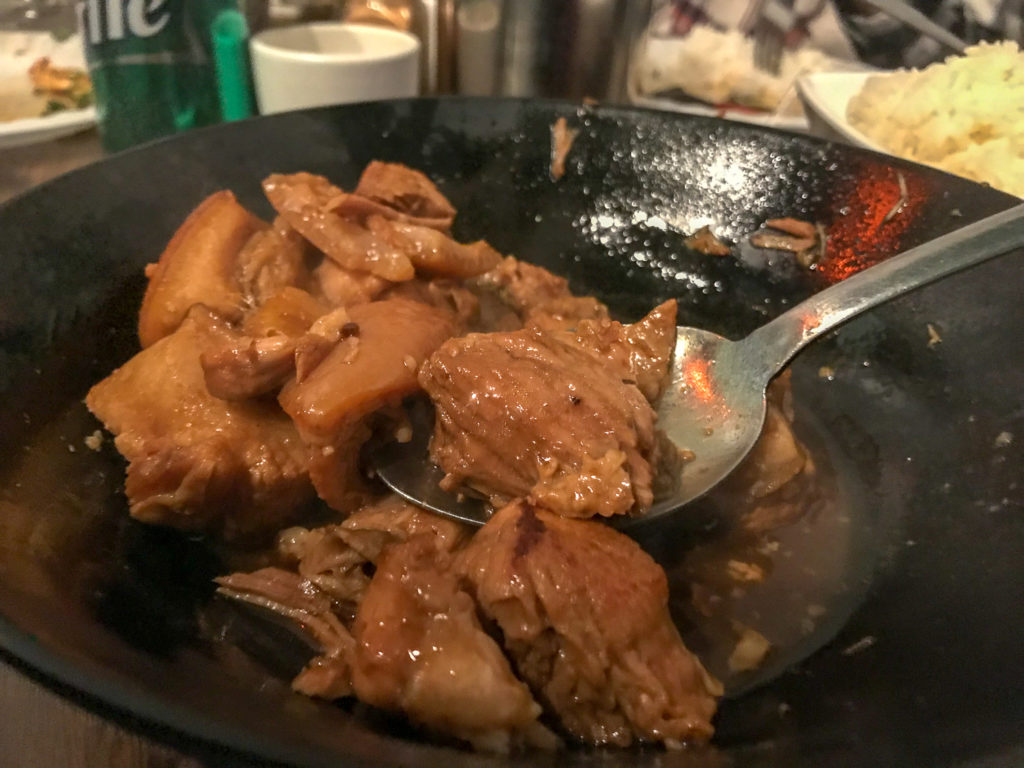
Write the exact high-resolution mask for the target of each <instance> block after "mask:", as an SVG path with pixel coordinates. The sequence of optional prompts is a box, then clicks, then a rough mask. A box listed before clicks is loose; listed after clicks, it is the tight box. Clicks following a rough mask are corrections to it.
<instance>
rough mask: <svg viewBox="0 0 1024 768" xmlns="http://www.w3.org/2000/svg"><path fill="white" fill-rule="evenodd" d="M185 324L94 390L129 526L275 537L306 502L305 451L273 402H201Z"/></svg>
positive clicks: (194, 331)
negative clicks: (124, 463)
mask: <svg viewBox="0 0 1024 768" xmlns="http://www.w3.org/2000/svg"><path fill="white" fill-rule="evenodd" d="M202 339H203V335H202V332H201V330H200V328H199V327H198V324H197V322H196V321H195V320H194V319H193V318H192V317H191V315H190V316H188V317H186V318H185V321H184V322H183V323H182V324H181V326H180V327H179V328H178V329H177V330H176V331H174V332H173V333H172V334H171V335H169V336H165V337H164V338H162V339H160V340H159V341H157V342H155V343H154V344H152V345H151V346H149V347H147V348H146V349H144V350H143V351H141V352H139V353H138V354H137V355H136V356H135V357H133V358H132V359H131V360H129V361H128V362H127V363H125V365H123V366H122V367H120V368H118V369H117V370H116V371H114V372H113V373H112V374H110V376H108V377H107V378H106V379H104V380H103V381H101V382H100V383H99V384H97V385H96V386H94V387H93V388H92V389H91V390H90V391H89V394H88V396H87V398H86V404H87V405H88V406H89V409H90V410H91V411H92V412H93V413H94V414H95V415H96V416H97V417H98V418H99V419H100V420H101V421H102V422H103V423H104V425H105V426H106V427H107V429H108V430H110V431H111V432H113V433H114V435H116V439H115V444H116V445H117V449H118V450H119V451H120V452H121V453H122V455H124V457H125V458H126V459H127V460H128V462H129V464H128V476H127V481H126V484H125V491H126V493H127V496H128V501H129V504H130V508H131V513H132V515H133V516H134V517H136V518H138V519H139V520H142V521H144V522H149V523H157V524H161V525H170V526H174V527H177V528H183V529H186V530H210V531H218V532H222V533H223V534H224V535H225V536H228V537H233V536H238V535H243V534H247V533H252V532H257V531H266V530H274V529H275V528H279V527H280V526H281V525H282V524H283V523H286V522H288V521H290V520H292V519H294V518H295V517H296V515H298V514H300V513H301V511H302V506H303V504H304V503H305V502H306V501H308V500H309V499H310V498H311V496H312V488H311V486H310V483H309V474H308V454H307V448H306V446H305V444H304V443H303V441H302V440H301V439H300V438H299V435H298V433H297V432H296V430H295V427H294V426H293V425H292V423H291V421H290V420H289V419H288V417H287V416H286V415H285V414H283V413H282V412H281V411H280V409H279V408H277V407H276V406H275V405H274V403H273V402H264V401H259V400H247V401H244V402H228V401H226V400H221V399H219V398H217V397H214V396H213V395H211V394H210V393H209V391H208V390H207V388H206V384H205V381H204V374H203V369H202V366H201V365H200V363H199V349H200V345H201V343H202Z"/></svg>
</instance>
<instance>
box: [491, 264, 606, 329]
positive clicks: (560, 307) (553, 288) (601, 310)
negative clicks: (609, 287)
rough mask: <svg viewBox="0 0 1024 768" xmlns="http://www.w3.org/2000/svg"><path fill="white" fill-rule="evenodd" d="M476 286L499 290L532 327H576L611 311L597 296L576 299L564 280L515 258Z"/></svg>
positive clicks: (501, 296) (520, 316)
mask: <svg viewBox="0 0 1024 768" xmlns="http://www.w3.org/2000/svg"><path fill="white" fill-rule="evenodd" d="M476 285H477V286H478V287H479V288H481V289H483V290H491V291H495V292H496V293H497V294H498V296H499V298H500V299H501V300H502V302H503V303H505V304H506V305H507V306H509V307H510V308H511V309H512V310H514V311H515V312H516V314H518V315H519V318H520V319H521V321H522V323H523V325H525V326H528V327H529V326H533V327H538V328H546V329H554V328H573V327H575V326H576V324H577V322H579V321H580V320H601V319H607V317H608V308H607V307H605V305H604V304H602V303H601V302H600V301H598V300H597V299H595V298H594V297H592V296H574V295H573V293H572V292H571V291H570V290H569V281H568V280H566V279H565V278H564V277H558V276H557V275H553V274H551V273H550V272H548V270H546V269H544V268H543V267H538V266H536V265H533V264H528V263H526V262H525V261H519V260H518V259H516V258H513V257H512V256H506V257H505V258H504V259H503V260H502V262H501V263H500V264H499V265H498V266H497V267H495V268H494V269H492V270H490V271H489V272H486V273H484V274H483V275H481V276H480V277H479V278H477V281H476Z"/></svg>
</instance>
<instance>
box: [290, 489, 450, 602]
mask: <svg viewBox="0 0 1024 768" xmlns="http://www.w3.org/2000/svg"><path fill="white" fill-rule="evenodd" d="M419 534H422V535H425V536H429V537H430V539H431V541H433V542H434V545H435V546H436V547H437V549H438V551H444V552H449V551H452V550H454V549H455V548H456V547H458V546H459V545H461V544H462V543H463V542H464V541H465V540H466V539H467V538H468V537H469V532H468V531H467V530H466V528H465V526H463V525H461V524H459V523H456V522H454V521H452V520H449V519H448V518H444V517H439V516H437V515H434V514H432V513H430V512H426V511H424V510H422V509H420V508H419V507H414V506H412V505H411V504H409V503H408V502H406V501H404V500H402V499H400V498H398V497H397V496H388V497H385V498H384V499H383V500H382V501H379V502H376V503H374V504H371V505H369V506H366V507H363V508H362V509H359V510H357V511H355V512H353V513H352V514H351V515H350V516H349V517H347V518H346V519H345V520H344V522H342V523H340V524H337V525H327V526H324V527H322V528H314V529H313V530H306V529H305V528H289V529H287V530H285V531H282V533H281V535H280V536H279V538H278V550H279V551H280V552H281V554H282V555H283V556H284V557H285V558H286V559H288V560H290V561H294V562H295V564H296V568H297V570H298V572H299V574H300V575H302V576H303V578H305V579H307V580H308V581H309V582H310V583H312V584H314V585H316V586H317V587H318V588H319V589H321V590H323V591H324V592H325V593H327V594H329V595H330V596H331V597H332V598H334V599H335V600H336V601H339V602H342V603H350V604H352V605H353V606H356V605H358V604H359V602H360V601H361V600H362V597H363V593H364V592H365V591H366V587H367V585H368V584H369V583H370V576H369V574H368V573H367V571H366V569H365V568H364V566H365V565H366V564H367V563H376V562H377V560H378V558H379V557H380V555H381V552H382V551H383V550H384V548H385V547H386V546H387V545H389V544H391V543H394V542H396V541H405V540H407V539H408V538H410V537H411V536H416V535H419Z"/></svg>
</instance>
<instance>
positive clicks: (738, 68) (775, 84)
mask: <svg viewBox="0 0 1024 768" xmlns="http://www.w3.org/2000/svg"><path fill="white" fill-rule="evenodd" d="M840 66H841V65H840V63H839V62H838V61H837V60H835V59H833V58H831V57H830V56H828V55H826V54H824V53H822V52H821V51H819V50H817V49H816V48H814V47H811V46H802V47H800V48H797V49H796V50H788V49H787V50H784V51H783V52H782V57H781V60H780V66H779V72H778V74H771V73H769V72H765V71H764V70H762V69H759V68H758V67H757V66H756V65H755V63H754V41H753V40H752V39H751V38H750V37H747V36H745V35H744V34H742V33H741V32H740V31H738V30H736V29H728V30H720V29H715V28H714V27H712V26H709V25H707V24H696V25H694V26H693V27H692V28H691V29H690V30H689V31H688V32H687V34H686V35H685V36H684V37H669V38H656V37H650V38H648V40H647V42H646V45H645V49H644V52H643V55H642V56H641V57H639V58H638V60H637V67H636V72H635V74H634V78H635V84H636V89H637V90H638V92H639V93H642V94H646V95H656V94H663V93H666V92H670V91H673V90H680V91H683V92H684V93H685V94H687V95H688V96H690V97H692V98H694V99H698V100H700V101H703V102H706V103H707V104H712V105H728V104H733V105H739V106H742V107H748V108H751V109H755V110H763V111H766V112H778V113H781V114H791V115H799V114H800V113H801V110H800V100H799V99H798V98H797V97H796V91H795V88H794V83H795V82H796V79H797V78H798V77H800V76H801V75H804V74H807V73H809V72H828V71H832V70H835V69H837V68H839V67H840Z"/></svg>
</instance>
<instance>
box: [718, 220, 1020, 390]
mask: <svg viewBox="0 0 1024 768" xmlns="http://www.w3.org/2000/svg"><path fill="white" fill-rule="evenodd" d="M1022 245H1024V205H1016V206H1014V207H1013V208H1010V209H1008V210H1005V211H1002V212H1001V213H997V214H995V215H994V216H989V217H987V218H984V219H982V220H981V221H977V222H975V223H973V224H968V225H967V226H966V227H962V228H960V229H957V230H955V231H953V232H950V233H949V234H946V235H943V236H942V237H939V238H936V239H935V240H931V241H929V242H927V243H925V244H924V245H919V246H917V247H916V248H911V249H910V250H909V251H905V252H904V253H902V254H900V255H898V256H893V257H892V258H889V259H886V260H885V261H883V262H881V263H880V264H876V265H875V266H873V267H870V268H868V269H865V270H863V271H862V272H858V273H857V274H855V275H853V276H851V277H849V278H847V279H846V280H843V281H842V282H840V283H836V284H835V285H831V286H829V287H828V288H826V289H824V290H823V291H819V292H818V293H816V294H815V295H814V296H811V297H810V298H809V299H807V300H806V301H803V302H801V303H800V304H798V305H796V306H795V307H793V308H792V309H789V310H787V311H786V312H784V313H783V314H781V315H779V316H778V317H776V318H775V319H774V320H772V321H771V322H769V323H766V324H765V325H763V326H761V327H760V328H758V329H757V330H756V331H754V332H753V333H751V334H750V335H749V336H747V337H746V338H745V339H743V340H741V341H739V342H737V343H738V344H740V345H742V346H743V347H744V348H745V349H744V352H745V353H746V356H747V359H748V360H751V361H752V362H754V363H755V364H758V365H760V366H761V370H760V371H757V373H760V374H763V375H764V377H765V378H764V380H765V381H767V380H768V379H769V378H771V377H772V376H774V375H775V374H776V373H778V372H779V370H781V369H782V366H784V365H785V364H786V363H787V362H788V361H789V359H790V358H791V357H793V355H795V354H796V353H797V352H798V351H800V350H801V349H802V348H803V347H804V346H806V345H807V344H809V343H810V342H811V341H812V340H814V339H815V338H817V337H818V336H820V335H821V334H823V333H825V332H826V331H829V330H831V329H833V328H835V327H836V326H837V325H840V324H841V323H845V322H846V321H847V320H849V319H850V318H852V317H856V316H857V315H859V314H860V313H861V312H864V311H865V310H868V309H871V308H872V307H874V306H877V305H878V304H882V303H883V302H886V301H889V300H890V299H893V298H896V297H897V296H899V295H901V294H903V293H907V292H908V291H912V290H914V289H915V288H920V287H921V286H922V285H927V284H928V283H930V282H932V281H934V280H938V279H939V278H941V277H945V276H946V275H950V274H952V273H954V272H957V271H959V270H961V269H964V268H966V267H969V266H971V265H973V264H977V263H979V262H981V261H984V260H986V259H990V258H992V257H993V256H999V255H1001V254H1004V253H1007V252H1008V251H1012V250H1013V249H1015V248H1019V247H1020V246H1022ZM756 350H760V351H756ZM751 373H752V374H753V373H754V371H751Z"/></svg>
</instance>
